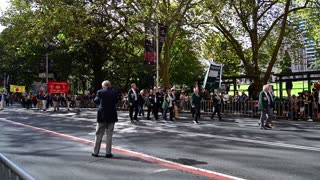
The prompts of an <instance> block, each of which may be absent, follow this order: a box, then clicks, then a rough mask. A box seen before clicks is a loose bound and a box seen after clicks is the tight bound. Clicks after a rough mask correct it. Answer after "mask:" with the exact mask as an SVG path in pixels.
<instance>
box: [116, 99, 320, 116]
mask: <svg viewBox="0 0 320 180" xmlns="http://www.w3.org/2000/svg"><path fill="white" fill-rule="evenodd" d="M176 105H177V106H178V109H179V111H180V112H191V104H190V101H189V100H186V101H176ZM319 106H320V105H319V104H318V102H299V101H275V102H274V108H273V113H274V114H273V116H274V118H275V119H277V118H286V119H292V120H294V119H301V120H310V119H313V120H320V109H319ZM144 107H145V108H146V106H144ZM118 109H121V110H127V109H128V102H127V101H120V102H119V103H118ZM200 110H201V113H202V114H210V113H212V112H213V103H212V101H211V100H202V101H201V109H200ZM220 110H221V114H223V115H227V116H249V117H254V116H260V111H258V101H256V100H249V101H245V102H240V101H238V102H233V101H225V102H222V103H221V104H220Z"/></svg>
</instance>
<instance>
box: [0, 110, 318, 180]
mask: <svg viewBox="0 0 320 180" xmlns="http://www.w3.org/2000/svg"><path fill="white" fill-rule="evenodd" d="M118 116H119V122H118V123H117V124H116V126H115V134H114V138H113V145H114V149H113V153H114V155H115V157H114V158H112V159H106V158H104V157H103V155H104V149H102V150H101V152H100V155H101V157H98V158H94V157H92V156H91V152H92V148H93V145H92V142H93V141H94V131H95V124H96V123H95V120H96V112H95V109H82V110H81V112H80V113H77V112H74V111H70V112H68V111H66V110H62V111H60V112H53V111H52V109H49V110H48V111H46V112H43V111H37V110H34V109H30V110H26V109H22V108H20V107H19V106H14V107H9V108H6V109H4V110H2V111H0V128H1V131H0V153H2V154H4V155H5V156H6V157H7V158H9V159H10V160H11V161H12V162H14V163H15V164H16V165H17V166H19V167H20V168H22V169H23V170H25V171H26V172H27V173H29V174H30V175H31V176H33V177H34V178H35V179H39V180H46V179H48V180H51V179H52V180H57V179H58V180H60V179H66V180H72V179H77V180H79V179H80V180H82V179H83V180H86V179H97V180H99V179H112V180H114V179H128V180H131V179H133V180H135V179H137V180H138V179H139V180H141V179H152V180H153V179H159V180H160V179H161V180H163V179H181V180H188V179H190V180H193V179H237V178H238V179H259V180H270V179H276V180H282V179H283V180H288V179H290V180H300V179H301V180H305V179H308V180H312V179H314V180H318V179H320V172H319V169H320V156H319V155H320V142H319V140H320V123H319V122H301V121H286V120H275V121H274V125H275V128H273V129H272V130H260V129H259V128H258V125H257V122H258V119H256V118H245V117H238V116H234V117H228V118H226V117H224V118H223V120H222V121H212V120H210V119H209V117H208V116H204V115H203V116H202V117H201V120H200V122H201V124H200V125H196V124H193V123H192V120H191V116H190V114H186V113H184V114H181V118H180V119H179V120H177V121H174V122H165V121H163V120H161V121H155V120H145V119H146V118H143V117H140V121H139V122H138V123H135V124H131V123H130V121H129V120H128V112H119V115H118ZM0 179H1V178H0Z"/></svg>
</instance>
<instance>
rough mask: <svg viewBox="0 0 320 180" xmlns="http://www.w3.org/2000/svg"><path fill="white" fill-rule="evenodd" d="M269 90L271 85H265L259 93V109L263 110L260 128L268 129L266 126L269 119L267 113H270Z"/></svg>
mask: <svg viewBox="0 0 320 180" xmlns="http://www.w3.org/2000/svg"><path fill="white" fill-rule="evenodd" d="M268 91H269V86H268V85H264V86H263V88H262V91H261V92H260V94H259V105H258V110H259V111H261V116H260V129H268V128H267V127H266V126H265V120H266V119H267V114H268V95H267V94H268Z"/></svg>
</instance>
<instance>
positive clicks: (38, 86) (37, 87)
mask: <svg viewBox="0 0 320 180" xmlns="http://www.w3.org/2000/svg"><path fill="white" fill-rule="evenodd" d="M39 92H41V94H43V93H47V83H40V82H35V83H33V90H32V93H33V94H39Z"/></svg>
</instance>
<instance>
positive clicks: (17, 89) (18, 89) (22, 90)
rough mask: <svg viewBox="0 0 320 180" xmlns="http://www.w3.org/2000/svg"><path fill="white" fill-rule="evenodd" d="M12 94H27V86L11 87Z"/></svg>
mask: <svg viewBox="0 0 320 180" xmlns="http://www.w3.org/2000/svg"><path fill="white" fill-rule="evenodd" d="M10 92H13V93H25V92H26V86H18V85H10Z"/></svg>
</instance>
